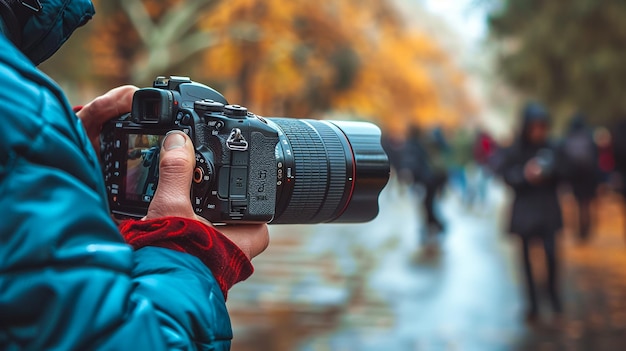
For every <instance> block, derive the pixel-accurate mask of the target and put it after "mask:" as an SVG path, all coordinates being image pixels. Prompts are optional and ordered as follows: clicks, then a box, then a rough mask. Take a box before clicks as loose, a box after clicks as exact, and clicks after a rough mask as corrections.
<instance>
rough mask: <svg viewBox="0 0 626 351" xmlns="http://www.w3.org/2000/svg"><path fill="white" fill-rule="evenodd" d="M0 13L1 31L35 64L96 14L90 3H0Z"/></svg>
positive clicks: (76, 0)
mask: <svg viewBox="0 0 626 351" xmlns="http://www.w3.org/2000/svg"><path fill="white" fill-rule="evenodd" d="M0 11H1V12H0V13H1V14H2V19H3V21H4V23H3V26H0V29H2V30H3V31H4V33H5V35H6V36H7V37H9V38H10V39H11V41H12V42H13V44H15V45H16V46H17V47H18V48H19V49H20V50H21V51H22V53H24V54H25V55H26V56H27V57H28V58H29V59H30V60H31V61H32V62H33V63H34V64H35V65H38V64H40V63H41V62H43V61H45V60H46V59H48V58H49V57H50V56H52V54H54V53H55V52H56V51H57V50H58V49H59V48H60V47H61V45H63V43H65V41H66V40H67V39H68V38H69V37H70V35H72V33H73V32H74V30H76V28H78V27H80V26H82V25H83V24H85V23H87V21H89V20H90V19H91V18H92V17H93V15H94V14H95V9H94V7H93V4H92V3H91V1H90V0H29V1H17V0H0Z"/></svg>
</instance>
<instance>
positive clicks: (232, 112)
mask: <svg viewBox="0 0 626 351" xmlns="http://www.w3.org/2000/svg"><path fill="white" fill-rule="evenodd" d="M224 114H225V115H226V116H230V117H233V118H246V116H247V115H248V109H247V108H245V107H243V106H239V105H226V107H224Z"/></svg>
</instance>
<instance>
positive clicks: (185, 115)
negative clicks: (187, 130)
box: [180, 113, 193, 125]
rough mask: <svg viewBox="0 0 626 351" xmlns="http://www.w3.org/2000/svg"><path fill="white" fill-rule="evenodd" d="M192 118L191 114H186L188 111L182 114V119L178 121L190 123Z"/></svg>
mask: <svg viewBox="0 0 626 351" xmlns="http://www.w3.org/2000/svg"><path fill="white" fill-rule="evenodd" d="M192 120H193V118H192V117H191V115H190V114H188V113H185V114H184V115H183V119H182V120H181V121H180V123H182V124H186V125H190V124H191V121H192Z"/></svg>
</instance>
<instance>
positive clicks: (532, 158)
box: [499, 103, 563, 322]
mask: <svg viewBox="0 0 626 351" xmlns="http://www.w3.org/2000/svg"><path fill="white" fill-rule="evenodd" d="M522 118H523V121H522V126H521V130H520V134H519V136H518V138H517V140H516V141H515V143H514V144H513V145H512V146H510V147H509V148H507V149H505V150H503V155H502V163H501V164H500V165H499V168H500V169H499V173H500V174H501V175H502V177H503V178H504V181H505V182H506V183H507V184H508V185H509V186H510V187H511V188H512V189H513V191H514V200H513V209H512V216H511V223H510V232H511V233H514V234H516V235H517V236H519V238H520V241H521V249H522V258H523V267H524V273H525V276H526V287H527V294H528V296H527V297H528V311H527V315H526V318H527V321H528V322H534V321H535V320H536V319H537V317H538V312H539V305H538V302H537V294H536V291H535V280H534V277H533V272H532V265H531V257H530V247H531V245H532V244H533V243H536V242H541V243H543V248H544V250H545V255H546V260H545V262H546V265H547V270H546V272H547V276H548V293H549V296H550V301H551V304H552V309H553V312H555V313H556V314H558V313H560V312H561V302H560V298H559V292H558V280H557V271H558V269H557V268H558V265H557V248H556V233H557V232H558V231H559V230H560V229H561V227H562V226H563V220H562V216H561V208H560V205H559V201H558V196H557V185H558V183H559V181H560V179H561V178H562V175H561V173H562V167H561V166H560V165H559V162H560V159H561V157H560V155H559V152H558V149H557V148H556V147H554V146H553V145H552V144H551V143H550V141H549V139H548V133H549V128H550V123H549V115H548V112H547V110H546V109H545V108H544V107H543V106H541V105H539V104H536V103H529V104H528V105H526V106H525V108H524V110H523V113H522Z"/></svg>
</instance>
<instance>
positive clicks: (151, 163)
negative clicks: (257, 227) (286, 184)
mask: <svg viewBox="0 0 626 351" xmlns="http://www.w3.org/2000/svg"><path fill="white" fill-rule="evenodd" d="M171 130H180V131H182V132H184V133H186V134H188V135H189V136H190V138H191V140H192V141H193V143H194V148H195V151H196V155H195V156H196V166H195V169H194V174H193V181H192V187H191V194H190V197H191V203H192V206H193V208H194V211H195V212H196V213H197V214H198V215H201V216H202V217H204V218H206V219H208V220H209V221H210V222H214V223H228V222H269V221H271V220H272V218H273V217H274V212H275V207H276V192H277V183H279V182H280V180H281V179H280V178H279V169H280V167H279V166H278V165H277V157H276V145H277V143H278V142H279V136H278V131H277V129H276V128H274V127H273V126H271V124H270V123H269V122H268V121H267V120H266V119H263V118H261V117H258V116H256V115H254V114H252V113H250V112H248V111H247V109H246V108H245V107H242V106H239V105H228V102H227V101H226V99H225V98H224V97H223V96H222V95H221V94H220V93H219V92H217V91H215V90H213V89H212V88H209V87H207V86H205V85H202V84H199V83H196V82H193V81H191V80H190V79H189V78H186V77H170V78H169V79H167V78H165V77H157V79H156V80H155V82H154V84H153V87H152V88H144V89H139V90H138V91H137V92H135V95H134V97H133V104H132V110H131V112H130V114H126V115H124V116H121V117H119V118H117V119H114V120H112V121H110V122H108V123H106V124H105V126H104V127H103V131H102V133H101V156H102V157H101V159H102V162H103V164H102V166H103V171H104V178H105V184H106V187H107V192H108V194H109V199H108V200H109V205H110V208H111V212H112V213H113V214H114V215H116V216H120V217H131V218H132V217H134V218H137V217H141V216H144V215H145V214H146V212H147V207H148V204H149V202H150V201H151V200H152V197H153V195H154V192H155V191H156V186H157V182H158V170H159V166H158V162H159V150H160V146H161V143H162V141H163V139H164V138H165V135H166V133H168V132H169V131H171ZM280 173H281V177H282V175H283V173H282V172H280Z"/></svg>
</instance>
